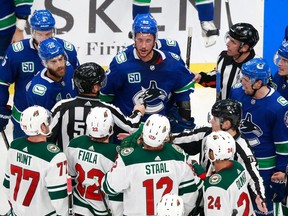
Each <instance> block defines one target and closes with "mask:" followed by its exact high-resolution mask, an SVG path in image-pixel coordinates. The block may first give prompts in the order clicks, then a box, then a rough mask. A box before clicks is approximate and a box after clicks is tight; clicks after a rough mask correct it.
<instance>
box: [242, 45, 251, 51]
mask: <svg viewBox="0 0 288 216" xmlns="http://www.w3.org/2000/svg"><path fill="white" fill-rule="evenodd" d="M249 50H250V47H249V45H248V44H244V45H243V46H242V48H241V52H248V51H249Z"/></svg>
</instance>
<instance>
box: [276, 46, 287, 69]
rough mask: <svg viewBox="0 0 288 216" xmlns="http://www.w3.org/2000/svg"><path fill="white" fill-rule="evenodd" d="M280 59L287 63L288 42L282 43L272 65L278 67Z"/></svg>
mask: <svg viewBox="0 0 288 216" xmlns="http://www.w3.org/2000/svg"><path fill="white" fill-rule="evenodd" d="M281 57H282V58H285V59H287V62H288V41H283V43H282V44H281V46H280V47H279V48H278V51H277V52H276V53H275V55H274V64H275V65H277V66H278V63H279V61H280V60H281Z"/></svg>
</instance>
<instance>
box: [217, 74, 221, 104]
mask: <svg viewBox="0 0 288 216" xmlns="http://www.w3.org/2000/svg"><path fill="white" fill-rule="evenodd" d="M218 100H221V72H220V71H216V101H218Z"/></svg>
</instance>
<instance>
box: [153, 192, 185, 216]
mask: <svg viewBox="0 0 288 216" xmlns="http://www.w3.org/2000/svg"><path fill="white" fill-rule="evenodd" d="M156 211H157V213H156V215H157V216H183V215H184V204H183V200H182V198H181V197H179V196H178V195H176V194H171V193H170V194H165V195H164V196H163V197H162V198H161V200H160V202H158V203H157V207H156Z"/></svg>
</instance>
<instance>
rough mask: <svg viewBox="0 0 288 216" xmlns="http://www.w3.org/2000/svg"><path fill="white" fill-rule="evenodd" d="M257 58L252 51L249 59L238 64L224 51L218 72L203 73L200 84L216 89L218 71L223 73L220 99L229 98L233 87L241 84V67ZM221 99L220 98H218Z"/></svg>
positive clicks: (218, 63)
mask: <svg viewBox="0 0 288 216" xmlns="http://www.w3.org/2000/svg"><path fill="white" fill-rule="evenodd" d="M253 58H255V51H254V50H253V49H252V50H251V51H250V54H249V55H248V56H247V58H246V59H245V60H244V61H243V62H241V63H237V62H236V61H234V59H233V57H232V56H228V55H227V51H222V52H221V53H220V55H219V57H218V60H217V68H216V70H214V71H212V72H209V73H205V72H201V73H200V74H201V80H200V82H199V84H201V85H202V86H204V87H212V88H215V87H216V71H220V72H221V94H220V99H222V100H223V99H227V98H229V95H230V91H231V88H232V86H234V85H235V84H236V83H240V82H241V79H242V73H241V67H242V65H243V64H244V63H246V62H247V61H249V60H251V59H253ZM218 99H219V98H218Z"/></svg>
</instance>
